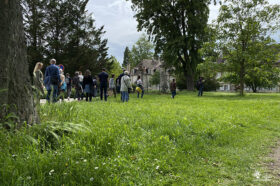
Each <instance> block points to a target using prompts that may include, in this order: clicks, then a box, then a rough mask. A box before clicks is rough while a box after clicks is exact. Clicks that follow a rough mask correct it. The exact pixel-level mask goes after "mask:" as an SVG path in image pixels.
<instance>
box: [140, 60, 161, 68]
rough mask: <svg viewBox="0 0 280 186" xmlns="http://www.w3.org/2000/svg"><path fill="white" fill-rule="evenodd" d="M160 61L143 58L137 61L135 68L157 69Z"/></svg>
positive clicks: (159, 66)
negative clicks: (139, 61)
mask: <svg viewBox="0 0 280 186" xmlns="http://www.w3.org/2000/svg"><path fill="white" fill-rule="evenodd" d="M161 65H162V62H161V61H159V60H154V59H145V60H143V61H142V62H141V63H139V64H138V65H137V66H136V67H135V68H136V69H158V68H161Z"/></svg>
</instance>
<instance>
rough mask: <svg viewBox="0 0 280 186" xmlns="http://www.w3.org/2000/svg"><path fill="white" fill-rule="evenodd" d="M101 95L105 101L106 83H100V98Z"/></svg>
mask: <svg viewBox="0 0 280 186" xmlns="http://www.w3.org/2000/svg"><path fill="white" fill-rule="evenodd" d="M103 95H104V99H105V101H107V85H100V99H101V100H103Z"/></svg>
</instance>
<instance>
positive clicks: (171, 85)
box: [170, 79, 177, 99]
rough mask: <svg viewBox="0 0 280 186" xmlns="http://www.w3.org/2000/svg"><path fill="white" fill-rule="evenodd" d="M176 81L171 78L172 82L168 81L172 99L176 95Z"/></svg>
mask: <svg viewBox="0 0 280 186" xmlns="http://www.w3.org/2000/svg"><path fill="white" fill-rule="evenodd" d="M176 89H177V87H176V81H175V79H173V80H172V82H171V83H170V91H171V95H172V98H173V99H174V98H175V96H176Z"/></svg>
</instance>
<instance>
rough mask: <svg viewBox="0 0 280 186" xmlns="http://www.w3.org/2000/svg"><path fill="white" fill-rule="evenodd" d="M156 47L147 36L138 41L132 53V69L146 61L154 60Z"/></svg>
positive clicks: (142, 36) (143, 35)
mask: <svg viewBox="0 0 280 186" xmlns="http://www.w3.org/2000/svg"><path fill="white" fill-rule="evenodd" d="M153 50H154V45H153V43H151V42H150V41H149V39H148V38H147V36H146V35H145V34H142V35H141V37H140V38H139V39H138V40H137V42H136V43H135V45H133V46H132V49H131V52H130V64H131V66H132V67H135V66H137V65H138V64H139V63H141V62H142V61H143V60H144V59H152V58H153V57H154V51H153Z"/></svg>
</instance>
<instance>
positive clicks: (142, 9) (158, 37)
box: [131, 0, 212, 90]
mask: <svg viewBox="0 0 280 186" xmlns="http://www.w3.org/2000/svg"><path fill="white" fill-rule="evenodd" d="M131 2H132V4H133V5H132V8H133V10H134V11H135V12H136V15H135V17H136V19H137V21H138V29H139V30H145V31H147V33H148V34H149V35H150V37H151V39H152V40H153V41H154V42H155V44H156V52H157V53H161V54H162V58H163V59H164V61H165V62H166V63H167V64H166V65H169V66H172V67H176V68H177V69H180V70H181V72H182V73H183V74H184V76H185V78H186V80H187V81H186V84H187V88H188V89H189V90H194V81H195V76H196V68H197V64H199V63H201V62H202V59H201V56H200V54H199V49H200V48H201V47H202V44H203V42H204V41H206V39H207V37H208V36H207V32H206V30H207V29H206V28H207V22H208V17H209V7H208V5H209V4H210V3H211V2H212V1H211V0H202V1H197V0H180V1H155V0H132V1H131Z"/></svg>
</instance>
